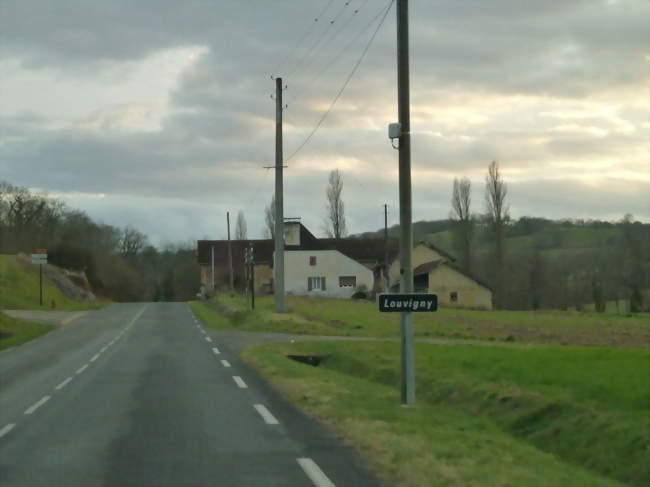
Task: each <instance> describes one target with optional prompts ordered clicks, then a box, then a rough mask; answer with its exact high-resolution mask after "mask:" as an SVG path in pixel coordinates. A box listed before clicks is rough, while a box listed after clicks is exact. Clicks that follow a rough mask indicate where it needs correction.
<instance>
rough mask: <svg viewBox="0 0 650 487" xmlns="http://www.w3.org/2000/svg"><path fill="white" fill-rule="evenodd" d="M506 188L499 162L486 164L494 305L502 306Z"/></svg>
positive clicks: (486, 199) (506, 217) (507, 214)
mask: <svg viewBox="0 0 650 487" xmlns="http://www.w3.org/2000/svg"><path fill="white" fill-rule="evenodd" d="M507 192H508V188H507V186H506V183H504V182H503V179H501V174H500V173H499V164H497V162H496V161H492V163H491V164H490V165H489V166H488V174H487V176H486V177H485V205H486V210H487V222H488V228H489V230H490V233H491V235H492V238H493V242H494V255H493V261H494V269H495V284H496V286H495V287H496V289H495V305H496V307H497V308H502V307H503V298H504V296H503V288H504V276H503V273H504V272H503V271H504V253H505V249H504V243H503V242H504V238H505V237H504V233H505V226H506V223H507V222H508V219H509V218H510V216H509V211H508V208H507V207H506V205H505V199H506V194H507Z"/></svg>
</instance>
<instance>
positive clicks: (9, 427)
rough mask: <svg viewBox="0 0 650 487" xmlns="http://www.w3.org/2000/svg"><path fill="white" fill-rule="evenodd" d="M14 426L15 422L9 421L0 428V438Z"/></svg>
mask: <svg viewBox="0 0 650 487" xmlns="http://www.w3.org/2000/svg"><path fill="white" fill-rule="evenodd" d="M15 426H16V424H15V423H9V424H8V425H7V426H5V427H4V428H2V429H1V430H0V438H2V437H3V436H4V435H6V434H7V433H9V432H10V431H11V430H12V429H14V427H15Z"/></svg>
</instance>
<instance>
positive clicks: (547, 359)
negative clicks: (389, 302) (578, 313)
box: [243, 341, 650, 486]
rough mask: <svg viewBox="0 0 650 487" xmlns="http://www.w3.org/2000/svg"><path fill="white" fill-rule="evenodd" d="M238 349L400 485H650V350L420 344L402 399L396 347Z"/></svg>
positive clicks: (325, 344)
mask: <svg viewBox="0 0 650 487" xmlns="http://www.w3.org/2000/svg"><path fill="white" fill-rule="evenodd" d="M288 353H294V354H309V355H320V356H323V357H325V359H324V360H323V362H322V363H321V365H320V366H319V367H310V366H306V365H302V364H299V363H296V362H293V361H291V360H289V359H287V358H286V357H285V355H286V354H288ZM243 357H244V359H245V360H246V361H248V362H249V363H251V364H252V365H254V366H256V367H257V368H258V369H259V370H260V371H261V373H262V375H263V376H265V377H266V378H267V379H269V380H270V381H271V382H272V383H274V384H275V385H276V386H277V387H278V388H279V389H280V390H281V391H282V393H283V394H284V395H285V396H286V397H287V398H288V399H289V400H291V401H293V402H295V403H296V404H297V405H298V406H299V407H301V408H303V409H304V410H305V411H306V412H307V413H309V414H311V415H314V416H316V417H317V418H319V419H320V420H322V421H323V422H325V423H327V424H329V425H331V426H332V427H333V428H334V429H335V430H336V431H337V432H338V434H339V435H341V436H342V437H343V438H344V439H345V440H346V441H347V442H349V443H351V444H352V445H354V446H355V447H356V448H357V449H358V450H359V451H360V452H361V453H362V454H363V455H364V457H365V458H366V459H367V460H368V461H369V463H370V464H371V466H372V467H373V468H374V469H375V470H376V471H377V472H379V473H380V475H381V476H382V477H383V478H384V479H386V480H388V481H390V482H393V483H395V484H397V485H404V486H420V485H430V484H431V479H436V485H442V486H461V485H463V486H465V485H481V486H497V485H499V486H505V485H512V486H514V485H526V486H538V485H539V486H542V485H543V486H548V485H572V486H583V485H584V486H587V485H589V486H595V485H599V486H600V485H620V484H619V482H625V483H628V484H631V485H635V486H641V485H648V483H650V462H649V461H648V460H650V458H649V452H650V433H649V432H650V420H649V416H648V409H649V404H648V401H649V398H650V381H649V380H648V378H647V370H648V368H649V366H650V354H649V353H648V352H647V351H643V350H615V349H611V350H607V349H596V348H578V347H572V348H553V347H548V348H539V349H525V350H523V349H512V348H505V347H471V346H454V347H445V346H434V345H428V344H421V345H418V346H417V380H418V384H417V387H418V404H417V406H415V407H413V408H401V407H399V406H398V402H399V397H398V392H397V391H398V382H399V345H398V344H394V343H383V342H345V343H342V342H340V341H339V342H302V343H295V344H273V345H265V346H262V347H256V348H252V349H247V350H245V351H244V352H243Z"/></svg>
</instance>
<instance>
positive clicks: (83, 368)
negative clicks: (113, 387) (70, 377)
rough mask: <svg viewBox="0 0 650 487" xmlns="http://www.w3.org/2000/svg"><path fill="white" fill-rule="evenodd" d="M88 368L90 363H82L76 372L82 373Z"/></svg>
mask: <svg viewBox="0 0 650 487" xmlns="http://www.w3.org/2000/svg"><path fill="white" fill-rule="evenodd" d="M87 368H88V364H86V365H82V366H81V367H79V368H78V369H77V372H76V373H77V374H81V373H82V372H83V371H84V370H86V369H87Z"/></svg>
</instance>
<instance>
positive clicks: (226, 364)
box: [221, 360, 230, 367]
mask: <svg viewBox="0 0 650 487" xmlns="http://www.w3.org/2000/svg"><path fill="white" fill-rule="evenodd" d="M221 365H223V366H224V367H230V362H228V361H227V360H222V361H221Z"/></svg>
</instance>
